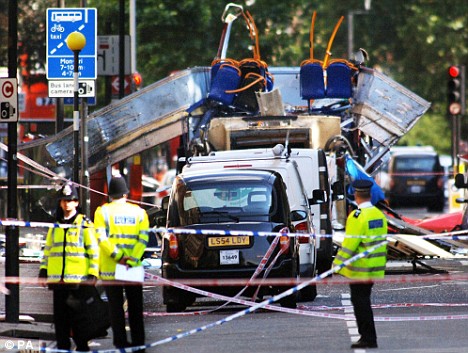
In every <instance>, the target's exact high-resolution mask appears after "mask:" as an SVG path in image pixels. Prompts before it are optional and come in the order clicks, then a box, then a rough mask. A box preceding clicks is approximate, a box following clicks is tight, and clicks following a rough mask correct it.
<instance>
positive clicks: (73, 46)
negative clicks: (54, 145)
mask: <svg viewBox="0 0 468 353" xmlns="http://www.w3.org/2000/svg"><path fill="white" fill-rule="evenodd" d="M66 42H67V46H68V49H70V50H71V51H73V59H74V64H73V181H74V182H75V183H78V182H79V173H78V166H79V137H80V136H79V130H80V111H79V105H78V100H79V96H78V88H79V83H78V77H79V54H80V51H81V50H82V49H83V48H84V46H85V45H86V37H85V36H84V35H83V33H80V32H72V33H70V34H69V35H68V37H67V39H66Z"/></svg>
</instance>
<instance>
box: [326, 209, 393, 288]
mask: <svg viewBox="0 0 468 353" xmlns="http://www.w3.org/2000/svg"><path fill="white" fill-rule="evenodd" d="M359 206H360V208H359V209H357V210H354V211H353V212H351V214H350V215H349V216H348V219H347V220H346V237H345V239H344V241H343V244H342V245H341V249H340V251H338V253H337V255H336V257H335V260H334V261H333V265H334V266H338V265H341V264H343V262H344V261H346V260H348V259H350V258H352V257H353V256H355V255H357V254H360V253H363V252H365V251H368V249H369V248H371V247H373V246H376V245H378V244H379V243H382V242H383V241H385V240H386V237H385V236H384V235H386V234H387V219H386V218H385V215H384V214H383V213H382V212H381V211H380V210H379V209H378V208H377V207H375V206H372V204H371V203H370V202H364V203H362V204H361V205H359ZM386 263H387V245H386V243H385V244H383V245H382V246H379V247H378V248H377V249H375V250H373V251H371V252H370V253H369V254H367V255H366V256H365V257H362V258H360V259H358V260H356V261H353V262H351V263H350V264H348V265H347V266H344V267H343V268H342V269H340V270H339V271H338V273H339V274H341V275H343V276H345V277H348V278H355V279H373V278H383V277H384V275H385V265H386Z"/></svg>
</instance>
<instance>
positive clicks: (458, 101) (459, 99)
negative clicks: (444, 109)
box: [448, 65, 465, 115]
mask: <svg viewBox="0 0 468 353" xmlns="http://www.w3.org/2000/svg"><path fill="white" fill-rule="evenodd" d="M448 113H449V114H450V115H462V114H465V66H462V65H452V66H450V67H449V68H448Z"/></svg>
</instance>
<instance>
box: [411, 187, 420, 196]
mask: <svg viewBox="0 0 468 353" xmlns="http://www.w3.org/2000/svg"><path fill="white" fill-rule="evenodd" d="M421 191H422V187H421V186H419V185H413V186H410V192H411V193H413V194H419V193H421Z"/></svg>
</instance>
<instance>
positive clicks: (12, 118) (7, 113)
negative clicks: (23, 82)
mask: <svg viewBox="0 0 468 353" xmlns="http://www.w3.org/2000/svg"><path fill="white" fill-rule="evenodd" d="M0 91H1V93H0V108H1V109H0V113H1V115H0V123H14V122H17V121H18V81H17V79H16V78H0Z"/></svg>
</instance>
